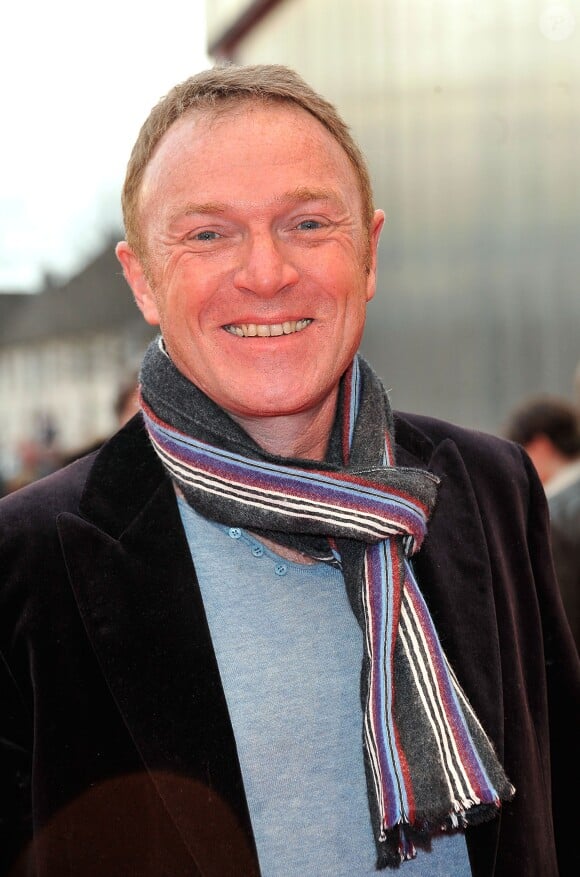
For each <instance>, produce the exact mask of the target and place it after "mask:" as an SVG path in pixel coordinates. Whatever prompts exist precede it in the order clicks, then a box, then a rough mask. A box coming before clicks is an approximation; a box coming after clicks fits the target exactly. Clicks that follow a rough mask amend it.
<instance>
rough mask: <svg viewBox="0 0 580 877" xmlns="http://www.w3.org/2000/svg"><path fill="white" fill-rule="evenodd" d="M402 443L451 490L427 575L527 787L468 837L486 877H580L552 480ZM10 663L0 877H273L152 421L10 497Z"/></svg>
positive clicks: (2, 750) (491, 442)
mask: <svg viewBox="0 0 580 877" xmlns="http://www.w3.org/2000/svg"><path fill="white" fill-rule="evenodd" d="M397 445H398V451H397V454H398V456H397V460H398V464H399V465H410V466H419V467H429V468H430V469H431V470H432V471H434V472H435V473H436V474H438V475H439V476H441V479H442V481H441V487H440V490H439V496H438V501H437V506H436V508H435V512H434V514H433V516H432V519H431V522H430V527H429V533H428V536H427V539H426V541H425V543H424V546H423V548H422V550H421V552H420V553H419V555H418V556H417V562H416V571H417V575H418V580H419V582H420V584H421V587H422V590H423V592H424V594H425V597H426V600H427V602H428V604H429V607H430V610H431V613H432V615H433V618H434V620H435V623H436V626H437V628H438V631H439V635H440V637H441V640H442V643H443V647H444V649H445V650H446V653H447V656H448V658H449V660H450V662H451V664H452V666H453V667H454V668H455V671H456V673H457V675H458V677H459V681H460V683H461V685H462V686H463V689H464V691H465V692H466V694H467V696H468V697H469V699H470V700H471V703H472V704H473V706H474V708H475V710H476V712H477V714H478V716H479V718H480V720H481V722H482V723H483V725H484V727H485V729H486V731H487V733H488V734H489V736H490V737H491V739H492V740H493V741H494V744H495V746H496V749H497V751H498V754H499V756H500V759H501V760H502V761H503V763H504V766H505V768H506V771H507V774H508V776H509V778H510V779H511V781H512V782H513V783H514V785H515V786H516V789H517V792H516V796H515V798H514V800H513V802H512V803H510V804H509V805H506V806H504V807H503V808H502V810H501V812H500V814H499V816H498V818H497V819H495V820H493V821H492V822H489V823H487V824H485V825H482V826H478V827H474V828H470V829H469V830H468V832H467V842H468V849H469V854H470V860H471V864H472V869H473V874H474V877H516V875H517V877H557V875H560V877H568V875H570V877H571V875H574V877H576V875H577V874H578V873H580V870H579V864H580V860H579V858H578V853H577V850H578V840H577V837H576V832H577V828H576V817H575V805H574V803H572V804H570V803H569V800H570V796H572V798H574V797H577V790H578V703H579V689H580V684H579V680H580V665H579V661H578V656H577V654H576V650H575V648H574V645H573V641H572V638H571V635H570V631H569V629H568V627H567V624H566V621H565V618H564V613H563V610H562V606H561V602H560V597H559V593H558V589H557V587H556V585H555V580H554V575H553V569H552V562H551V557H550V554H549V549H548V533H547V518H546V504H545V499H544V495H543V491H542V488H541V486H540V483H539V481H538V479H537V477H536V475H535V473H534V471H533V469H532V467H531V464H530V463H529V460H528V459H527V457H526V456H525V455H524V454H523V453H522V452H521V451H520V450H519V448H518V447H517V446H515V445H513V444H510V443H508V442H504V441H501V440H500V439H496V438H493V437H492V436H486V435H482V434H478V433H474V432H470V431H467V430H464V429H460V428H458V427H453V426H450V425H449V424H444V423H441V422H439V421H436V420H432V419H429V418H422V417H416V416H414V415H413V416H411V415H398V417H397ZM0 650H1V659H2V662H1V663H0V698H1V702H0V820H1V835H0V874H1V875H2V877H4V875H10V877H20V875H28V877H97V875H98V877H163V875H167V877H181V875H182V877H198V875H203V877H252V875H256V877H257V875H259V868H258V864H257V859H256V854H255V847H254V841H253V837H252V830H251V826H250V821H249V817H248V810H247V804H246V800H245V796H244V789H243V783H242V779H241V775H240V768H239V763H238V759H237V754H236V747H235V743H234V739H233V734H232V729H231V725H230V721H229V717H228V712H227V708H226V703H225V700H224V694H223V690H222V686H221V683H220V677H219V673H218V669H217V664H216V660H215V656H214V653H213V649H212V645H211V640H210V636H209V631H208V626H207V623H206V619H205V616H204V611H203V605H202V600H201V597H200V593H199V589H198V587H197V583H196V578H195V571H194V568H193V565H192V561H191V557H190V554H189V549H188V546H187V542H186V539H185V536H184V532H183V528H182V525H181V520H180V517H179V512H178V509H177V504H176V501H175V496H174V492H173V487H172V485H171V482H170V481H169V479H168V477H167V475H166V474H165V472H164V470H163V469H162V467H161V465H160V463H159V461H158V460H157V457H156V456H155V454H154V452H153V451H152V449H151V447H150V445H149V442H148V439H147V436H146V434H145V432H144V429H143V426H142V423H141V419H140V416H139V415H137V416H136V417H135V418H134V419H133V420H132V421H131V422H130V423H129V424H128V425H127V426H126V427H125V428H124V429H123V430H121V431H120V432H119V433H117V434H116V435H115V436H114V437H113V438H112V439H111V440H110V441H109V442H108V443H107V444H106V445H105V446H104V447H103V448H102V449H101V450H100V451H98V452H97V453H94V454H91V455H90V456H89V457H86V458H83V459H81V460H79V461H77V462H75V463H73V464H71V465H70V466H68V467H67V468H66V469H63V470H61V471H59V472H57V473H55V474H54V475H52V476H50V477H48V478H46V479H43V480H42V481H40V482H36V483H35V484H33V485H31V486H30V487H28V488H25V489H23V490H20V491H18V492H17V493H14V494H12V495H10V496H8V497H6V498H5V499H4V500H2V501H1V502H0ZM280 830H281V831H284V826H280ZM344 830H345V831H348V826H347V825H346V826H345V827H344ZM288 843H292V838H288ZM557 857H558V860H557ZM404 870H405V865H403V866H402V868H401V873H402V875H403V877H404ZM383 873H384V872H383ZM305 877H315V875H305Z"/></svg>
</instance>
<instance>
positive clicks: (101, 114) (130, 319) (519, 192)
mask: <svg viewBox="0 0 580 877" xmlns="http://www.w3.org/2000/svg"><path fill="white" fill-rule="evenodd" d="M61 5H62V6H63V9H64V7H66V6H68V5H70V8H71V9H73V10H74V9H75V7H74V6H72V5H71V4H66V3H62V4H59V3H58V2H54V3H49V4H40V3H39V4H38V6H39V9H41V10H43V13H42V14H43V16H44V20H43V21H41V22H38V21H37V20H36V19H35V18H34V16H30V5H27V7H26V9H27V18H26V21H24V20H22V21H20V22H19V23H18V24H17V26H16V27H14V26H13V28H12V31H10V28H8V30H7V29H6V27H4V28H3V42H4V43H5V44H6V45H8V44H10V45H11V46H13V47H14V49H15V50H16V52H17V53H18V58H19V63H21V64H24V65H25V68H26V73H27V74H30V77H31V78H30V82H28V81H26V82H25V84H24V87H23V84H22V75H21V76H20V77H19V76H15V75H11V71H12V72H13V69H14V67H13V65H14V63H16V62H15V61H13V62H10V61H7V60H6V56H5V58H4V60H3V62H2V63H3V65H7V64H9V63H11V64H12V66H11V68H10V70H8V71H7V70H5V69H3V71H2V72H3V74H4V75H3V77H2V80H3V82H2V86H1V88H2V98H3V101H4V105H5V106H6V102H7V100H8V99H10V100H12V101H15V103H14V107H15V109H14V111H13V112H12V113H10V114H9V116H8V121H9V122H10V124H9V125H7V127H6V128H5V132H4V137H3V144H2V147H0V148H1V150H2V152H3V153H4V159H3V161H2V162H0V165H1V166H2V172H3V173H4V174H5V178H6V183H2V185H1V188H0V291H1V292H2V293H3V294H2V295H0V474H2V472H3V473H4V477H5V480H9V479H10V478H11V477H13V475H14V473H15V471H16V470H17V469H18V467H19V466H20V465H21V460H22V453H23V450H26V449H27V448H28V451H29V452H30V443H32V444H33V446H34V447H36V449H37V450H38V446H39V445H40V447H41V450H42V452H43V453H44V451H45V450H46V449H47V448H48V449H49V450H50V451H51V453H52V457H51V456H50V454H49V455H48V456H47V457H46V464H45V465H46V466H47V467H50V466H51V465H53V462H51V461H52V460H53V458H55V457H58V455H59V454H62V453H67V454H71V453H74V452H75V449H77V448H81V447H82V446H83V445H84V444H89V443H91V442H93V441H95V440H98V439H99V437H100V436H104V435H106V434H107V433H108V432H109V431H111V430H112V429H113V428H114V426H115V422H116V421H115V413H114V408H115V399H116V395H117V393H118V390H119V387H120V385H121V384H122V383H123V382H124V381H125V380H126V377H127V375H128V374H131V373H132V371H133V370H134V368H135V367H136V366H137V365H138V362H139V359H140V357H141V355H142V352H143V349H144V346H145V344H146V343H147V341H148V339H149V338H150V337H151V328H150V327H148V326H147V325H146V324H145V323H144V322H143V320H142V319H141V317H140V315H139V313H138V312H137V310H136V307H135V305H134V304H133V301H132V298H131V295H130V292H129V290H128V287H127V286H126V284H125V282H124V280H123V278H122V276H121V274H120V269H119V267H118V265H117V263H116V260H115V257H114V253H113V247H114V243H115V242H116V240H118V239H119V238H120V237H122V229H121V219H120V209H119V193H120V188H121V185H122V178H123V174H124V168H125V164H126V161H127V158H128V155H129V152H130V149H131V146H132V143H133V141H134V139H135V136H136V134H137V131H138V127H139V125H140V124H141V122H142V121H143V120H144V118H145V116H146V115H147V113H148V111H149V109H150V107H151V106H152V105H153V104H154V103H155V102H156V101H157V99H158V98H159V97H160V96H161V95H162V94H164V93H165V91H167V90H168V88H169V87H171V85H173V84H174V83H175V82H177V81H179V80H180V79H183V78H185V77H186V76H188V75H190V74H191V73H194V72H196V70H198V69H201V68H202V67H205V66H208V65H210V64H211V63H214V62H215V61H218V60H223V59H231V60H234V61H238V62H241V63H256V62H279V63H285V64H289V65H291V66H293V67H295V68H296V69H297V70H299V71H300V72H301V73H302V74H303V75H304V76H305V78H306V79H307V80H308V81H309V82H310V83H311V84H312V85H314V87H315V88H317V89H318V90H319V91H321V92H322V93H323V94H324V95H325V96H326V97H328V98H329V99H331V100H332V101H333V102H335V103H336V104H337V105H338V107H339V109H340V110H341V112H342V114H343V116H344V117H345V118H346V120H347V121H348V122H349V124H350V126H351V128H352V130H353V132H354V134H355V136H356V137H357V139H358V141H359V142H360V144H361V146H362V148H363V150H364V152H365V154H366V156H367V158H368V161H369V165H370V169H371V175H372V178H373V183H374V187H375V193H376V203H377V206H379V207H382V208H383V209H384V210H385V211H386V213H387V223H386V226H385V229H384V232H383V237H382V241H381V246H380V265H379V283H378V291H377V295H376V297H375V299H374V300H373V301H372V302H371V303H370V305H369V319H368V324H367V329H366V332H365V338H364V342H363V353H364V354H365V355H366V356H367V357H368V359H369V360H370V361H371V362H372V363H373V365H374V367H375V369H376V370H377V371H378V373H379V374H380V376H381V377H382V378H383V380H384V382H385V384H386V385H387V387H388V388H389V390H390V395H391V400H392V403H393V405H394V406H395V407H396V408H398V409H403V410H414V411H419V412H422V413H427V414H432V415H436V416H439V417H443V418H447V419H450V420H453V421H455V422H457V423H461V424H463V425H465V426H468V427H474V428H477V429H484V430H487V431H490V432H497V431H499V430H500V427H501V424H502V423H503V421H504V419H505V417H506V415H507V413H508V412H509V411H510V410H511V409H512V408H513V406H514V405H516V404H517V403H518V402H519V400H520V399H521V398H522V397H524V396H527V395H530V394H532V393H538V392H549V393H554V394H559V395H560V396H565V397H567V398H569V399H575V398H576V395H577V393H578V386H577V381H578V377H577V376H576V375H577V368H578V363H579V360H580V284H579V280H578V278H579V277H580V246H579V244H580V240H579V234H580V196H579V194H578V193H579V192H580V158H579V157H578V146H579V144H580V10H579V8H578V0H569V2H563V3H552V2H542V0H484V2H483V0H253V2H252V0H209V2H207V3H204V2H189V3H184V2H179V3H178V2H171V0H168V2H167V3H164V4H162V5H160V6H159V9H158V11H157V12H155V14H154V15H153V14H152V13H150V12H149V13H148V12H147V8H146V5H145V9H144V8H143V6H144V4H141V5H139V4H137V3H132V2H125V3H123V2H122V0H121V2H118V3H117V4H116V5H115V6H114V7H113V6H111V10H110V13H111V14H110V15H106V14H105V13H106V9H103V4H101V5H100V9H99V12H98V13H97V11H95V10H92V11H91V12H90V13H88V15H89V19H87V15H86V14H85V12H84V11H83V17H82V19H81V18H79V17H78V13H77V15H76V17H75V16H74V15H67V14H66V13H65V12H64V11H63V10H60V13H59V15H58V16H56V17H55V13H56V12H57V10H58V8H59V7H60V6H61ZM32 6H33V7H34V3H33V4H32ZM104 6H105V7H106V3H104ZM2 15H3V16H6V15H7V13H6V12H5V13H2ZM91 18H94V20H91ZM31 30H32V32H33V33H34V34H35V35H36V38H37V40H38V43H35V46H36V47H37V48H38V47H40V46H41V45H42V46H43V47H44V48H46V47H47V46H48V49H49V50H50V51H49V52H48V54H47V55H46V56H43V57H44V58H45V60H43V61H42V62H41V61H40V60H39V55H38V51H29V49H30V33H31ZM63 35H64V39H63ZM89 43H90V44H91V45H96V47H97V54H96V55H95V56H94V57H90V56H89V54H88V52H89V48H88V47H89ZM23 56H24V57H23ZM53 66H54V67H55V70H56V71H57V73H58V76H57V79H56V85H54V84H51V82H52V80H51V78H50V74H51V70H52V67H53ZM105 71H106V73H105ZM109 81H110V84H109ZM73 86H74V88H73ZM5 96H6V99H5ZM87 107H88V109H89V111H90V112H89V113H88V115H85V113H84V110H86V109H87ZM4 118H5V122H6V121H7V113H6V112H5V113H4ZM65 119H66V120H67V121H70V120H71V119H72V121H74V122H75V129H74V130H75V135H74V136H75V138H76V140H74V141H71V136H72V135H67V134H65V133H64V130H65V129H64V120H65ZM31 120H32V122H33V128H32V131H33V133H32V134H29V133H28V128H27V127H26V129H25V122H26V123H28V122H29V121H31ZM25 131H26V133H25ZM49 144H50V145H51V146H52V147H54V145H55V144H56V147H57V149H58V154H61V155H62V154H64V155H65V158H66V161H65V163H64V164H63V165H60V166H59V168H58V171H56V170H55V159H53V158H51V159H50V160H49V159H47V155H48V149H49ZM71 147H72V148H71ZM40 179H42V180H43V181H46V180H49V181H50V182H51V184H52V187H53V189H52V192H53V194H52V197H51V196H49V197H48V198H47V200H42V197H40V198H39V192H40V182H39V180H40ZM69 193H71V194H69ZM79 199H80V200H81V201H82V205H83V209H82V210H81V209H80V208H79V207H78V203H79ZM67 207H68V208H70V211H69V220H68V222H69V224H68V226H67V227H66V228H65V230H64V232H61V233H59V234H60V236H59V234H57V232H58V228H57V220H56V215H57V213H60V212H64V213H66V210H67ZM73 208H74V209H73ZM75 211H76V212H75ZM71 217H72V218H71ZM18 228H22V229H23V233H22V235H20V234H19V232H18ZM57 237H58V240H57ZM47 239H48V242H49V248H48V249H47V248H46V244H47ZM57 253H60V254H61V255H60V256H59V260H56V254H57Z"/></svg>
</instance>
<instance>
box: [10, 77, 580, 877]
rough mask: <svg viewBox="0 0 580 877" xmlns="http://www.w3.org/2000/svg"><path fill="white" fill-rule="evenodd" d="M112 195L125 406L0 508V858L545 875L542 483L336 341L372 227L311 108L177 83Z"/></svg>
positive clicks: (563, 855)
mask: <svg viewBox="0 0 580 877" xmlns="http://www.w3.org/2000/svg"><path fill="white" fill-rule="evenodd" d="M123 211H124V220H125V231H126V238H127V239H126V241H122V242H120V243H119V244H118V247H117V255H118V258H119V260H120V262H121V264H122V266H123V269H124V273H125V276H126V278H127V281H128V283H129V285H130V287H131V288H132V291H133V294H134V296H135V299H136V302H137V304H138V306H139V308H140V309H141V311H142V313H143V316H144V318H145V320H146V321H147V322H148V323H149V324H152V325H158V326H159V327H160V336H159V337H158V338H157V339H156V340H155V341H154V342H153V343H152V344H151V346H150V347H149V348H148V350H147V352H146V354H145V357H144V359H143V363H142V366H141V370H140V407H141V411H140V413H139V414H137V415H135V417H133V418H132V419H131V420H130V421H129V422H128V423H127V424H126V425H125V426H124V427H123V428H122V429H121V430H120V431H119V432H117V433H116V435H115V436H113V437H112V439H110V440H109V441H108V442H107V443H106V444H105V445H104V446H103V447H102V448H101V449H100V450H99V451H97V452H96V454H94V455H91V456H89V457H85V458H83V459H82V460H79V461H77V462H75V463H73V464H72V465H71V466H69V467H67V468H66V469H64V470H61V471H60V472H58V473H56V474H55V475H52V476H50V477H49V478H47V479H45V480H43V481H41V482H38V483H36V484H35V485H32V486H30V487H28V488H25V489H24V490H21V491H18V492H17V493H16V494H13V495H12V496H10V497H7V498H5V499H4V500H2V502H1V503H0V522H1V526H0V534H1V535H0V570H1V573H0V575H1V598H0V618H1V619H2V628H1V630H2V639H1V640H0V645H1V647H2V654H3V658H4V671H3V673H2V675H0V686H2V688H1V691H2V698H3V706H4V709H3V712H2V719H1V721H2V727H1V729H0V740H1V743H0V756H1V759H2V761H1V763H0V766H1V770H2V774H1V777H0V795H1V796H2V797H1V808H2V812H1V816H2V822H1V824H2V831H3V835H2V841H1V845H0V851H1V853H2V855H3V856H4V859H3V861H4V863H5V864H4V871H3V872H2V873H6V872H7V871H8V873H10V869H11V868H12V872H13V873H18V874H20V873H23V874H24V873H26V874H27V875H32V874H35V875H39V877H63V875H66V877H78V875H83V877H91V875H102V877H111V875H115V877H122V875H126V877H129V875H136V874H138V875H139V877H160V875H162V874H163V875H171V877H177V875H180V877H201V875H203V877H257V875H262V877H278V875H279V877H305V875H307V877H312V875H316V877H355V875H356V877H363V875H367V877H370V875H372V874H375V873H376V871H377V870H384V869H398V868H399V866H401V867H402V871H401V873H402V874H403V875H405V874H406V875H408V877H419V875H422V877H426V875H429V877H437V875H443V874H445V875H448V874H453V875H454V877H514V875H515V874H518V875H519V874H521V875H526V877H572V875H574V877H576V874H577V872H578V864H579V860H578V845H577V839H576V833H577V830H576V815H575V810H574V808H573V807H571V806H570V804H569V793H570V792H572V793H573V792H574V790H575V788H576V785H577V782H576V781H575V779H577V778H575V777H574V776H573V771H574V767H575V766H576V762H577V760H576V751H577V740H578V722H577V714H578V711H577V707H578V693H579V681H580V662H579V659H578V655H577V653H576V650H575V648H574V642H573V639H572V636H571V634H570V629H569V627H568V625H567V622H566V617H565V614H564V610H563V608H562V603H561V600H560V597H559V595H558V590H557V584H556V582H555V578H554V574H553V567H552V564H551V560H550V552H549V542H548V538H549V537H548V519H547V506H546V500H545V496H544V493H543V490H542V486H541V484H540V481H539V479H538V476H537V473H536V472H535V470H534V468H533V466H532V464H531V462H530V460H529V458H528V457H527V456H526V455H525V454H524V453H523V451H522V449H521V448H519V447H518V446H517V445H515V444H513V443H511V442H507V441H504V440H503V439H500V438H497V437H495V436H486V435H483V434H478V433H474V432H471V431H469V430H466V429H462V428H460V427H458V426H453V425H451V424H449V423H444V422H441V421H439V420H436V419H434V418H430V417H422V416H418V415H414V414H413V415H412V414H401V413H395V412H393V411H392V409H391V406H390V402H389V398H388V395H387V393H386V392H385V390H384V387H383V386H382V384H381V382H380V380H379V379H378V377H377V376H376V375H375V373H374V372H373V370H372V368H371V366H370V365H369V364H368V363H367V362H366V361H365V360H364V359H363V358H362V357H360V356H359V355H358V353H357V351H358V347H359V343H360V340H361V337H362V333H363V329H364V324H365V318H366V307H367V302H368V301H370V299H372V298H373V296H374V294H375V289H376V267H377V248H378V242H379V236H380V233H381V230H382V226H383V222H384V213H383V212H382V210H379V209H376V208H375V206H374V204H373V198H372V192H371V187H370V181H369V175H368V170H367V167H366V163H365V161H364V158H363V156H362V155H361V153H360V150H359V149H358V147H357V145H356V143H355V142H354V140H353V138H352V135H351V133H350V131H349V129H348V128H347V126H346V125H345V123H344V122H343V120H342V119H341V118H340V116H339V115H338V113H337V111H336V109H335V108H334V107H333V106H332V105H331V104H330V103H328V102H327V101H326V100H325V99H324V98H322V97H321V96H320V95H318V94H316V93H315V92H314V91H313V90H312V89H311V88H310V87H309V86H308V85H307V84H306V83H305V82H304V81H303V80H302V79H301V77H300V76H298V75H297V74H296V73H295V72H293V71H292V70H289V69H288V68H286V67H282V66H278V65H264V66H262V65H258V66H253V67H236V66H224V67H216V68H214V69H212V70H208V71H203V72H202V73H200V74H197V75H196V76H193V77H191V79H189V80H187V81H185V82H184V83H181V84H179V85H177V86H176V87H175V88H174V89H172V90H171V91H170V92H169V94H168V95H167V96H166V97H165V98H164V99H162V100H161V101H160V102H159V104H158V105H157V106H156V107H154V108H153V110H152V112H151V114H150V116H149V117H148V119H147V120H146V121H145V123H144V125H143V128H142V129H141V132H140V134H139V136H138V139H137V142H136V144H135V147H134V149H133V152H132V155H131V158H130V161H129V165H128V169H127V176H126V180H125V185H124V189H123ZM392 307H393V319H396V302H395V301H394V302H393V304H392ZM409 359H410V362H409V367H412V361H411V360H412V351H410V354H409ZM12 863H14V864H12ZM19 868H20V870H16V871H14V869H19Z"/></svg>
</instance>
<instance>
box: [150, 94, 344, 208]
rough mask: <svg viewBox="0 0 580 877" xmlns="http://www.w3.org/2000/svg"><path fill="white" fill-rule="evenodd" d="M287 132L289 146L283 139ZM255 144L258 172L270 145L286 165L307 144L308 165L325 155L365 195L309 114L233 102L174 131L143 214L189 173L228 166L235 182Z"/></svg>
mask: <svg viewBox="0 0 580 877" xmlns="http://www.w3.org/2000/svg"><path fill="white" fill-rule="evenodd" d="M286 129H287V131H288V139H287V143H285V142H284V138H280V134H279V132H280V131H281V130H282V131H284V130H286ZM252 138H253V142H254V143H255V144H256V146H257V150H256V153H254V155H255V165H254V167H255V166H257V164H258V162H259V161H260V156H262V160H263V159H264V156H266V157H268V158H270V157H271V156H270V154H269V153H268V148H267V144H268V141H269V140H270V139H271V140H272V143H273V148H274V149H275V150H276V152H277V154H278V155H279V156H280V160H281V161H285V160H286V153H288V155H293V156H295V155H296V153H297V152H298V154H299V156H300V155H301V154H300V153H299V149H300V144H301V143H302V144H306V146H305V145H303V146H302V154H303V155H304V162H305V164H309V163H310V161H311V160H312V159H313V156H314V155H315V153H316V154H318V155H324V156H325V158H326V163H327V164H328V165H329V166H330V165H333V166H334V167H335V169H336V170H337V173H338V175H339V177H340V179H341V180H342V181H343V182H344V183H345V184H347V185H349V186H352V185H354V186H355V187H356V188H357V189H358V190H359V193H360V188H361V187H360V180H359V179H358V174H357V169H356V168H355V167H353V164H352V162H351V160H350V157H349V156H348V154H347V152H346V150H345V149H344V148H343V146H342V144H341V143H340V142H339V141H338V140H337V138H336V137H335V136H334V135H333V134H332V133H331V132H330V131H329V130H328V129H327V128H326V126H325V125H323V123H322V122H321V121H320V120H319V119H317V118H316V116H314V115H313V114H312V113H310V112H308V110H306V109H303V108H302V107H301V106H299V105H298V104H295V103H294V102H290V101H283V100H270V99H268V100H263V99H254V98H244V99H243V100H242V101H240V100H237V101H235V102H234V101H232V100H231V99H229V100H224V101H222V102H219V103H218V104H212V105H210V106H201V107H198V106H196V107H193V108H189V109H187V110H186V111H185V112H184V113H182V115H181V116H179V118H178V119H176V120H175V121H174V122H173V123H172V124H171V125H170V126H169V128H168V129H167V131H166V132H165V133H164V135H163V137H162V138H161V139H160V141H159V143H158V144H157V145H156V147H155V150H154V151H153V153H152V155H151V157H150V159H149V161H148V163H147V165H146V167H145V169H144V172H143V176H142V180H141V186H140V192H139V207H140V209H142V208H143V207H144V205H145V203H146V202H148V201H149V198H150V196H152V195H153V194H154V193H156V192H160V191H161V189H162V188H165V187H166V186H167V185H168V184H169V183H170V181H171V179H172V177H174V176H175V175H176V174H182V173H184V172H185V171H186V170H187V169H188V168H189V169H190V170H191V175H192V178H193V177H194V176H197V175H198V174H199V172H201V173H202V174H203V171H204V169H206V168H207V167H208V166H211V165H214V164H215V162H216V161H222V160H223V174H224V176H226V177H227V176H230V178H232V174H233V173H234V169H235V168H236V166H237V162H238V158H239V156H240V154H241V153H244V155H245V156H246V155H247V150H246V149H244V146H245V143H246V141H247V140H250V141H252ZM264 144H266V146H265V149H263V146H264ZM258 153H259V155H258ZM331 156H333V159H331ZM240 160H241V159H240ZM252 161H253V159H252ZM232 179H233V178H232ZM347 181H348V182H347ZM297 184H298V181H297Z"/></svg>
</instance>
